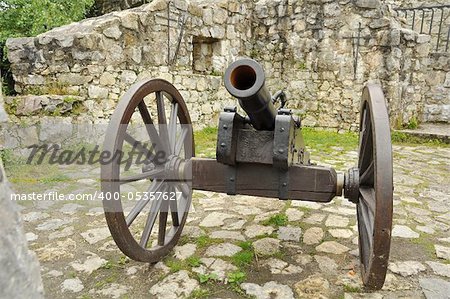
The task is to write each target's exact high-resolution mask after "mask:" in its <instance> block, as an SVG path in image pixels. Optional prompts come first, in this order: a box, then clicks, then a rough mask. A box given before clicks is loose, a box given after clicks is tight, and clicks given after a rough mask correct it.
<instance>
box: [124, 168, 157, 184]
mask: <svg viewBox="0 0 450 299" xmlns="http://www.w3.org/2000/svg"><path fill="white" fill-rule="evenodd" d="M161 173H164V169H161V168H158V169H153V170H150V171H146V172H144V173H139V174H136V175H131V176H129V177H124V178H121V179H120V180H119V181H120V184H126V183H130V182H135V181H140V180H143V179H148V178H152V177H154V176H156V175H159V174H161Z"/></svg>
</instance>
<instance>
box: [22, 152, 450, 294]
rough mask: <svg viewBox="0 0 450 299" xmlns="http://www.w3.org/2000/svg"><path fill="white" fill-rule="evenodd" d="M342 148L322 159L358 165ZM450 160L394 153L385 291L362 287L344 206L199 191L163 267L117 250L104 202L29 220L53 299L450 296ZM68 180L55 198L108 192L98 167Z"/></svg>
mask: <svg viewBox="0 0 450 299" xmlns="http://www.w3.org/2000/svg"><path fill="white" fill-rule="evenodd" d="M332 149H333V152H332V153H317V152H316V153H315V152H312V157H313V158H315V162H319V164H321V165H332V166H334V167H336V168H337V170H341V171H343V170H346V169H347V168H349V167H351V166H353V165H354V163H355V162H356V155H357V154H356V152H353V151H351V152H343V151H342V149H340V148H338V147H332ZM449 157H450V148H448V147H425V146H394V180H395V192H394V226H393V239H392V249H391V259H390V266H389V271H388V274H387V279H386V283H385V285H384V288H383V289H382V290H381V291H378V292H375V293H367V292H366V291H365V290H364V288H363V286H362V284H361V281H360V277H359V262H358V257H357V256H358V250H357V247H358V245H357V228H356V215H355V212H356V209H355V207H354V205H353V204H351V203H349V202H348V201H347V200H345V199H342V198H336V199H335V200H333V201H332V202H331V203H329V204H318V203H307V202H299V201H292V202H291V201H279V200H275V199H262V198H254V197H248V196H228V195H224V194H216V193H210V192H194V196H193V207H192V211H191V213H190V216H189V219H188V223H187V226H186V227H185V229H184V235H183V236H182V238H181V240H180V243H179V245H178V246H177V247H176V248H175V249H174V250H173V251H172V252H171V253H170V254H169V256H168V257H166V258H165V259H164V260H163V261H162V262H159V263H157V264H154V265H148V264H143V263H139V262H135V261H132V260H129V259H127V258H125V257H124V255H123V254H122V253H121V252H120V251H119V250H118V249H117V247H116V246H115V244H114V242H113V241H112V239H111V237H110V234H109V231H108V229H107V227H106V223H105V220H104V216H103V212H102V208H101V203H100V202H69V203H68V202H49V201H41V202H27V203H23V204H22V207H23V210H22V215H23V218H24V221H25V229H26V231H27V238H28V240H29V244H30V247H31V249H32V250H33V251H34V252H36V254H37V255H38V257H39V260H40V262H41V266H42V275H43V280H44V285H45V291H46V295H47V297H49V298H144V297H145V298H153V297H155V298H179V297H189V296H191V297H192V298H198V297H202V296H203V297H213V298H242V297H245V296H248V297H251V296H255V297H256V298H283V299H285V298H293V297H296V298H424V297H427V298H449V297H448V296H449V294H450V233H449V232H450V230H449V228H450V192H449V191H450V180H449V170H450V164H449ZM63 172H64V174H65V175H67V176H68V177H70V178H71V179H72V180H71V181H69V182H67V181H66V182H62V183H59V184H55V185H54V186H52V188H51V190H53V191H59V192H62V193H63V192H65V193H68V192H78V193H88V192H95V191H96V190H99V169H97V168H89V167H86V166H83V168H74V167H66V168H64V169H63ZM141 184H142V183H141ZM144 184H145V182H144ZM14 187H15V189H16V190H19V191H20V190H21V186H20V184H17V183H16V185H15V186H14ZM138 187H139V186H138V185H137V186H135V187H133V188H138ZM133 188H131V190H133ZM34 191H35V192H44V191H50V190H48V189H45V188H43V189H42V190H34ZM277 215H278V216H277ZM253 252H256V256H254V255H253V254H252V253H253ZM249 258H250V260H249ZM243 273H245V274H246V277H245V278H243ZM242 280H243V281H242ZM233 281H237V282H242V283H241V284H238V283H235V282H233Z"/></svg>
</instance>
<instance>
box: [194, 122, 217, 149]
mask: <svg viewBox="0 0 450 299" xmlns="http://www.w3.org/2000/svg"><path fill="white" fill-rule="evenodd" d="M194 141H195V152H196V154H197V155H202V154H203V155H206V156H211V154H209V153H210V152H211V151H212V150H214V149H215V148H216V143H217V128H212V127H207V128H204V129H203V130H201V131H196V132H195V133H194Z"/></svg>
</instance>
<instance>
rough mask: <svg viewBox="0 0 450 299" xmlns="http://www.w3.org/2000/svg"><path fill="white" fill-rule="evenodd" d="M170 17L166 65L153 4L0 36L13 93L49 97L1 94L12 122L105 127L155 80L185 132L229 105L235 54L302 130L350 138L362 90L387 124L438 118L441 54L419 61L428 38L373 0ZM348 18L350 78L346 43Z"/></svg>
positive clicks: (240, 6)
mask: <svg viewBox="0 0 450 299" xmlns="http://www.w3.org/2000/svg"><path fill="white" fill-rule="evenodd" d="M170 15H171V18H172V19H174V20H181V18H182V17H183V16H185V17H186V22H185V26H184V29H183V31H184V33H183V35H182V38H181V39H180V44H179V51H178V53H177V55H176V57H174V56H175V55H174V53H175V50H176V48H177V47H178V37H179V35H180V31H181V29H180V26H179V24H178V25H177V21H172V22H171V26H172V28H171V29H170V53H171V56H170V59H169V58H168V57H167V52H168V51H167V42H168V41H167V36H168V32H167V1H165V0H154V1H153V2H152V3H150V4H147V5H144V6H141V7H138V8H134V9H131V10H126V11H121V12H114V13H111V14H107V15H104V16H102V17H98V18H94V19H88V20H84V21H82V22H80V23H74V24H70V25H67V26H64V27H60V28H57V29H54V30H52V31H49V32H47V33H44V34H41V35H39V36H37V37H35V38H19V39H10V40H9V41H8V43H7V46H8V58H9V60H10V62H11V63H12V70H13V74H14V79H15V81H16V90H17V91H18V92H19V93H21V94H49V93H50V94H60V95H61V96H60V97H55V96H41V97H35V96H23V97H15V98H7V99H6V103H7V106H8V107H10V108H9V111H10V112H12V113H14V114H16V115H18V118H17V117H14V116H13V117H12V119H13V121H14V122H16V123H17V122H21V124H22V127H23V123H24V122H25V123H33V122H46V123H54V122H55V120H54V119H55V115H56V116H57V115H60V114H62V115H64V116H67V117H65V118H64V122H65V123H67V122H69V123H70V122H72V121H74V122H90V123H107V122H108V119H109V117H110V115H111V113H112V112H113V110H114V107H115V105H116V103H117V101H118V99H119V98H120V96H121V95H122V94H123V93H124V92H125V91H126V90H127V89H128V88H129V86H130V85H131V84H133V83H134V82H136V81H138V80H141V79H145V78H156V77H160V78H164V79H167V80H168V81H170V82H172V83H173V84H174V85H175V86H176V87H177V88H178V89H179V90H180V91H181V94H182V95H183V97H184V99H185V101H186V102H187V105H188V109H189V112H190V114H191V118H192V120H193V122H194V125H195V126H196V127H197V128H201V127H204V126H207V125H212V126H215V125H216V124H217V117H218V114H219V112H220V111H221V110H222V109H223V107H224V106H227V105H230V104H231V105H237V103H236V101H235V100H234V99H232V98H231V97H230V96H229V95H228V94H227V92H226V91H225V89H224V87H223V86H222V85H223V84H222V77H221V75H222V73H223V71H224V69H225V68H226V66H227V65H228V64H229V63H231V62H232V61H233V60H235V59H237V58H238V57H241V56H249V57H252V58H255V59H256V60H258V61H260V62H261V63H262V64H263V66H264V68H265V70H266V74H267V85H268V87H269V89H270V90H271V91H272V92H275V91H277V90H278V89H284V90H285V91H286V93H287V95H288V97H289V98H290V102H289V108H292V109H293V110H294V111H295V112H296V113H298V114H300V115H302V117H303V124H304V125H307V126H318V127H328V128H333V129H335V130H348V129H351V130H356V129H357V123H358V112H359V106H360V98H361V91H362V87H363V85H364V84H365V83H366V82H377V83H381V84H382V85H383V89H384V91H385V94H386V98H387V102H388V105H389V111H390V117H391V123H392V126H398V125H401V124H407V123H408V122H409V121H411V120H412V119H414V118H417V119H419V120H421V121H445V122H448V121H449V114H450V112H449V107H450V105H449V104H450V92H449V88H450V74H449V66H450V62H449V55H448V54H430V38H429V36H427V35H425V34H418V33H416V32H413V31H411V30H409V29H406V28H402V26H401V20H398V19H396V18H394V17H392V16H393V15H395V14H394V13H393V11H392V10H391V8H390V7H389V6H385V5H381V3H380V1H378V0H357V1H350V0H341V1H330V0H303V1H300V0H298V1H294V0H288V1H286V0H277V1H269V0H260V1H257V2H253V1H243V2H240V1H234V0H229V1H226V0H223V1H220V0H219V1H191V2H186V1H183V0H177V1H172V5H171V6H170ZM359 22H361V26H362V31H361V37H363V39H362V40H361V43H360V46H359V52H358V67H357V69H356V76H355V74H354V71H353V68H354V56H353V52H354V44H353V42H352V39H351V38H350V37H352V36H355V34H356V31H357V28H358V24H359ZM68 97H69V100H67V98H68ZM74 103H76V104H77V105H74ZM80 106H81V108H82V109H80ZM73 107H76V108H77V109H76V110H77V113H72V112H73V111H71V110H72V109H73ZM55 110H56V112H57V113H55ZM27 134H28V135H33V136H35V138H39V134H40V133H39V132H33V133H27ZM20 138H21V137H20V136H14V138H13V139H16V140H9V141H8V140H6V141H4V144H5V143H11V144H13V143H15V144H20V140H19V141H17V139H20Z"/></svg>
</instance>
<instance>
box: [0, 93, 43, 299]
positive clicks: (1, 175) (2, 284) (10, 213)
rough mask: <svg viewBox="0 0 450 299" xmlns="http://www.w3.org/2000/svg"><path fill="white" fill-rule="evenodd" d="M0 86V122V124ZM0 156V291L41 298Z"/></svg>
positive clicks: (5, 294)
mask: <svg viewBox="0 0 450 299" xmlns="http://www.w3.org/2000/svg"><path fill="white" fill-rule="evenodd" d="M1 98H2V95H1V85H0V124H2V123H4V122H5V121H6V119H5V118H4V116H5V115H4V113H2V111H4V110H3V105H2V103H1ZM10 194H11V189H10V187H9V183H8V180H7V178H6V174H5V172H4V169H3V162H2V159H1V157H0V226H1V228H2V233H1V234H0V290H1V297H2V298H44V296H43V293H44V289H43V286H42V280H41V274H40V266H39V262H38V260H37V258H36V255H35V254H34V253H33V252H31V251H29V250H28V244H27V240H26V237H25V233H24V230H23V226H22V221H21V219H20V214H19V208H18V206H17V204H16V203H14V202H12V201H11V199H10Z"/></svg>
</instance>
